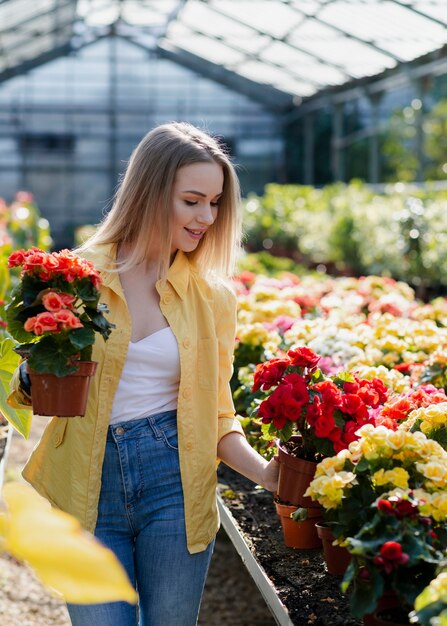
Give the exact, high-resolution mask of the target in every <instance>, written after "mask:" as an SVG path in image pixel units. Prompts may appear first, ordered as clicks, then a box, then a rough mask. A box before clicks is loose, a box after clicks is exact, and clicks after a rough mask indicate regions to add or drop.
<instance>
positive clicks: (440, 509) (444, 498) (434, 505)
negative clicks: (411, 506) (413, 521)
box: [421, 491, 447, 522]
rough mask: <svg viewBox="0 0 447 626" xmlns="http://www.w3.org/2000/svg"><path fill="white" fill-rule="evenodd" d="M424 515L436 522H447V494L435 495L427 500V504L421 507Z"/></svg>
mask: <svg viewBox="0 0 447 626" xmlns="http://www.w3.org/2000/svg"><path fill="white" fill-rule="evenodd" d="M421 511H422V512H423V514H424V515H427V516H431V517H433V519H434V520H435V521H436V522H445V521H446V520H447V493H446V492H445V491H444V492H441V493H433V494H430V496H429V497H428V498H427V497H426V498H425V503H424V504H423V505H422V507H421Z"/></svg>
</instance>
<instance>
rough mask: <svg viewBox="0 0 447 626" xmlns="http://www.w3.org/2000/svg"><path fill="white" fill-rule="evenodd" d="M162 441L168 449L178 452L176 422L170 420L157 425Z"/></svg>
mask: <svg viewBox="0 0 447 626" xmlns="http://www.w3.org/2000/svg"><path fill="white" fill-rule="evenodd" d="M157 426H158V429H159V431H160V432H161V434H162V439H163V441H164V443H165V444H166V446H167V447H168V448H171V449H172V450H176V451H178V433H177V422H176V421H174V420H170V421H169V422H168V423H166V424H157Z"/></svg>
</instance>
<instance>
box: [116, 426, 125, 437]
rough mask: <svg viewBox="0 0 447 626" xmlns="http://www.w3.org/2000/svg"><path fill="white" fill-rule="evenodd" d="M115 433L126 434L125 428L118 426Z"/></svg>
mask: <svg viewBox="0 0 447 626" xmlns="http://www.w3.org/2000/svg"><path fill="white" fill-rule="evenodd" d="M115 434H116V435H124V428H122V427H121V426H118V428H117V429H116V430H115Z"/></svg>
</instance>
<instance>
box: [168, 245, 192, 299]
mask: <svg viewBox="0 0 447 626" xmlns="http://www.w3.org/2000/svg"><path fill="white" fill-rule="evenodd" d="M190 269H191V267H190V262H189V260H188V257H187V256H186V254H185V253H184V252H182V251H181V250H178V251H177V253H176V255H175V258H174V261H173V262H172V263H171V266H170V268H169V270H168V275H167V277H166V279H167V281H168V283H170V284H171V285H172V287H173V288H174V289H175V291H176V292H177V294H178V296H179V297H180V298H181V299H182V300H183V299H184V297H185V295H186V291H187V289H188V284H189V273H190Z"/></svg>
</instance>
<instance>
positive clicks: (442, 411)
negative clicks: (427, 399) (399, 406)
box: [399, 402, 447, 435]
mask: <svg viewBox="0 0 447 626" xmlns="http://www.w3.org/2000/svg"><path fill="white" fill-rule="evenodd" d="M418 420H421V421H420V426H419V428H420V430H421V431H422V432H423V433H425V434H426V435H429V434H430V433H431V432H433V431H434V430H438V429H439V428H443V427H445V426H446V425H447V402H439V403H438V404H429V405H428V406H425V407H421V408H419V409H415V410H414V411H411V413H410V414H409V416H408V419H406V420H405V421H404V422H402V424H400V426H399V429H402V430H410V429H411V428H412V427H413V425H414V424H415V423H416V422H417V421H418Z"/></svg>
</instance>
